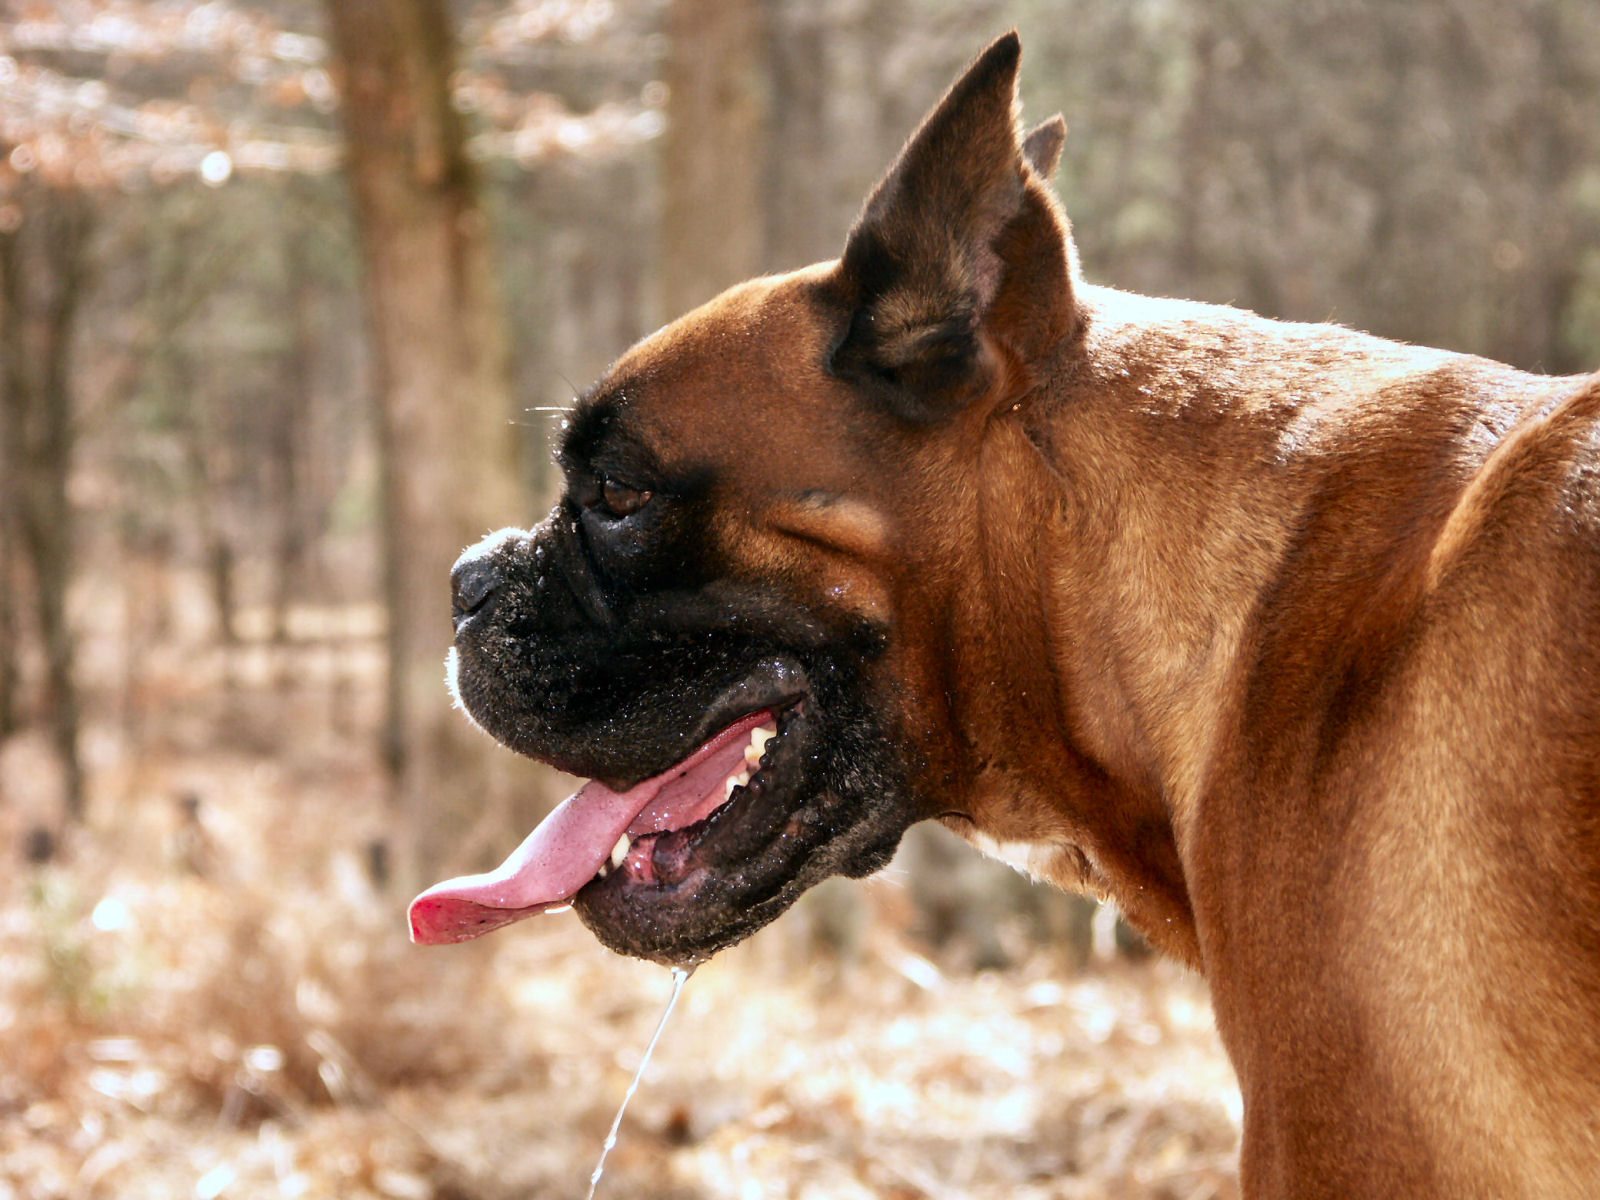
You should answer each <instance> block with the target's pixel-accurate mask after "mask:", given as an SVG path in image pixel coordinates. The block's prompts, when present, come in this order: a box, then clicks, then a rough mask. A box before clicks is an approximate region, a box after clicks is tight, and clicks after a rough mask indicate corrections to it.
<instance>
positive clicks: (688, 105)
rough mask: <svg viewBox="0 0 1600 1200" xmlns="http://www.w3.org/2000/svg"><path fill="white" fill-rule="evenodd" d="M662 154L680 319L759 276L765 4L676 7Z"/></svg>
mask: <svg viewBox="0 0 1600 1200" xmlns="http://www.w3.org/2000/svg"><path fill="white" fill-rule="evenodd" d="M667 32H668V36H669V38H670V39H671V49H670V51H669V54H668V57H667V64H666V84H667V88H668V92H667V130H666V134H665V137H664V138H663V140H662V148H661V186H662V237H661V302H662V306H663V310H664V315H665V316H667V317H669V318H670V317H675V316H677V315H678V314H679V313H682V312H685V311H686V310H688V309H690V308H693V307H694V306H695V305H697V304H700V303H702V302H703V301H706V300H709V299H710V298H711V297H712V296H713V295H714V294H715V293H716V292H718V291H719V290H721V289H722V288H725V287H727V286H728V285H729V284H731V283H735V282H737V281H738V280H740V279H744V278H745V277H746V276H749V275H752V274H754V273H755V272H756V271H758V270H760V268H761V265H762V258H763V256H764V249H765V246H764V240H765V234H766V230H765V214H764V209H763V204H762V202H763V200H764V195H763V192H764V188H765V181H766V167H767V147H768V141H767V137H768V134H767V112H768V93H767V87H766V79H765V76H766V49H767V42H766V25H765V17H764V13H763V8H762V5H761V3H760V0H673V4H672V6H671V7H670V8H669V9H668V17H667Z"/></svg>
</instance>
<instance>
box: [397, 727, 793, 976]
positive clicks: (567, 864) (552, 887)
mask: <svg viewBox="0 0 1600 1200" xmlns="http://www.w3.org/2000/svg"><path fill="white" fill-rule="evenodd" d="M763 720H768V721H770V720H771V714H770V713H754V714H752V715H751V716H749V717H746V718H744V719H743V720H741V721H738V722H736V723H734V724H733V725H730V726H729V727H728V728H727V729H725V730H723V731H722V732H721V733H719V734H718V735H717V736H716V737H714V738H712V739H711V740H710V741H709V742H707V743H706V744H705V745H703V746H701V747H700V749H698V750H696V751H695V752H694V753H693V754H691V755H690V756H689V757H688V758H686V759H684V760H683V761H682V762H680V763H679V764H677V766H675V767H672V768H671V769H669V770H667V771H664V772H662V773H661V774H660V775H657V776H655V777H654V778H652V779H647V780H645V781H644V782H643V783H640V784H635V785H634V786H633V787H631V788H629V789H628V790H627V791H625V792H617V791H613V790H612V789H611V788H609V787H607V786H606V785H605V784H603V783H601V782H600V781H599V780H590V781H589V782H588V783H586V784H584V785H583V787H581V788H579V789H578V790H577V791H576V792H575V793H573V794H572V795H571V796H569V797H568V798H567V799H566V800H563V801H562V802H561V803H560V804H559V805H557V806H556V809H555V811H554V812H552V813H551V814H550V815H549V816H548V817H546V818H545V819H544V820H543V821H541V822H540V823H539V826H538V828H536V829H535V830H534V831H533V832H532V833H530V834H529V835H528V836H527V838H526V839H524V841H523V843H522V845H520V846H518V847H517V848H516V849H515V850H514V851H512V853H511V856H510V857H509V858H507V859H506V860H505V862H503V863H501V864H500V865H499V866H498V867H496V868H495V869H494V870H492V871H489V872H487V873H485V874H482V875H463V876H461V877H460V878H458V879H447V880H445V881H444V882H443V883H437V884H434V886H433V887H431V888H429V889H428V890H427V891H425V892H423V893H422V894H421V895H419V896H418V897H417V898H416V899H415V900H413V901H412V902H411V909H410V914H409V916H410V921H411V940H412V941H413V942H417V943H420V944H422V945H443V944H446V943H450V942H465V941H468V940H470V939H472V938H475V937H481V936H482V935H483V934H486V933H489V932H491V931H493V930H496V929H499V928H500V927H501V926H502V925H509V924H511V923H512V922H513V921H520V920H522V918H524V917H531V916H532V915H533V914H534V913H539V912H543V911H544V910H545V909H547V908H552V907H555V906H557V905H561V904H565V903H566V902H567V901H569V900H571V899H572V897H573V896H575V895H576V894H577V893H578V890H579V889H580V888H582V887H583V885H584V884H586V883H588V882H589V880H591V879H593V878H594V876H595V872H597V871H598V870H599V869H600V868H601V866H603V865H604V864H605V862H606V860H607V859H608V858H609V857H610V856H611V851H612V848H613V847H615V846H616V844H617V841H618V840H619V839H620V838H621V837H622V835H623V834H624V833H627V834H630V835H635V834H645V833H656V832H660V831H661V830H664V829H682V828H683V827H684V826H686V825H692V824H693V823H694V822H696V821H698V820H700V819H701V818H703V817H705V816H706V815H707V814H709V813H710V812H711V810H712V809H714V808H716V807H717V806H718V805H720V804H721V803H722V802H723V801H724V800H725V799H726V791H725V788H724V786H723V781H724V780H726V779H727V777H728V776H729V775H730V774H732V773H733V772H734V771H736V770H738V769H739V764H741V763H742V762H743V761H744V747H745V744H746V742H747V740H748V735H749V732H750V730H751V729H753V728H755V726H756V725H757V724H759V723H760V722H761V721H763Z"/></svg>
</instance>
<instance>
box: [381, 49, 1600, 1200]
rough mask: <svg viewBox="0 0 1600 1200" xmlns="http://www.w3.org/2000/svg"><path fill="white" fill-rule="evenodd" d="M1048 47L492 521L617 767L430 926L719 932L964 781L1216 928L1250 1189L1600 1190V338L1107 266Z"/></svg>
mask: <svg viewBox="0 0 1600 1200" xmlns="http://www.w3.org/2000/svg"><path fill="white" fill-rule="evenodd" d="M1018 54H1019V49H1018V43H1017V39H1016V37H1015V36H1008V37H1005V38H1002V39H1001V40H1000V41H999V42H997V43H995V44H994V45H993V46H992V47H991V48H990V49H989V50H988V51H986V52H985V53H984V54H983V56H982V57H981V58H980V59H979V60H978V61H977V63H976V64H975V65H974V66H973V67H972V69H971V70H970V71H969V72H968V73H967V74H966V75H965V76H964V77H963V78H962V79H961V80H960V81H959V82H957V83H956V85H955V87H954V88H953V89H952V90H951V92H950V93H949V94H948V95H947V96H946V97H945V99H944V100H943V101H942V102H941V103H940V105H939V106H938V108H937V109H936V110H935V111H934V112H933V113H932V114H931V115H930V116H929V117H928V119H927V121H926V122H925V123H924V124H923V126H922V127H921V128H920V129H919V130H918V131H917V133H916V134H915V136H914V137H913V138H912V139H911V141H910V142H909V143H908V144H907V146H906V148H905V150H904V152H903V153H902V154H901V156H900V159H899V160H898V161H897V163H896V164H895V166H894V167H893V169H892V170H891V171H890V172H889V174H888V175H887V176H886V178H885V179H884V180H883V182H882V183H881V184H880V185H879V186H878V188H877V190H876V191H875V192H874V193H873V195H872V197H871V198H870V199H869V200H868V202H867V205H866V208H865V210H864V211H863V213H862V215H861V218H860V220H859V222H858V223H857V225H856V227H855V229H854V230H853V231H852V232H851V234H850V237H849V241H848V243H847V244H846V247H845V251H844V254H843V257H842V258H841V259H840V260H839V261H838V262H833V263H826V264H823V265H820V266H816V267H812V268H809V269H807V270H803V271H798V272H796V273H794V274H791V275H785V276H780V277H776V278H767V279H759V280H755V281H754V282H751V283H747V284H744V285H743V286H740V287H737V288H735V289H733V290H731V291H729V292H727V293H726V294H724V295H722V296H721V297H719V298H717V299H716V300H714V301H712V302H711V303H710V304H708V305H706V306H705V307H704V308H702V309H700V310H698V311H696V312H694V313H691V314H689V315H688V316H687V317H684V318H683V319H682V320H680V321H677V322H676V323H674V324H672V325H669V326H667V327H666V328H665V329H663V330H661V331H660V332H659V333H657V334H655V335H653V336H652V337H650V338H649V339H648V340H646V341H645V342H644V343H642V344H641V345H640V346H638V347H636V348H635V349H633V350H632V351H630V352H629V353H628V354H627V355H626V356H625V357H624V358H623V359H622V360H621V361H620V362H618V363H617V364H616V366H615V367H614V368H613V369H612V370H611V372H610V373H609V374H608V375H607V377H606V378H605V379H604V380H603V381H602V382H601V383H600V384H599V385H598V386H597V387H596V388H595V389H594V390H593V391H592V392H591V393H590V394H589V395H588V396H586V397H585V398H584V399H583V400H582V401H581V402H580V404H579V405H578V407H577V409H576V410H575V411H574V413H573V415H572V418H571V420H570V423H569V426H568V428H567V430H566V434H565V438H564V442H563V445H562V449H561V452H560V456H559V457H560V461H561V463H562V465H563V467H564V469H565V471H566V473H567V480H568V486H567V490H566V493H565V496H564V497H563V499H562V501H561V503H560V504H559V505H558V507H557V509H556V510H555V512H554V513H553V514H552V515H551V517H550V519H549V520H548V521H547V522H546V523H545V524H544V525H542V526H541V527H540V528H539V529H538V530H536V531H534V532H532V533H525V532H522V531H518V530H510V531H506V532H503V533H501V534H497V535H495V536H494V537H492V538H490V539H489V540H488V541H486V542H484V543H482V544H481V545H480V546H477V547H474V548H473V549H472V550H471V551H469V552H468V553H467V554H466V555H464V556H463V558H462V560H461V562H460V563H459V564H458V565H457V568H456V571H455V586H456V606H457V638H456V649H455V653H454V656H453V659H452V662H453V677H454V680H455V684H456V688H457V691H458V695H459V696H460V698H461V700H462V702H463V704H464V705H465V707H466V708H467V710H468V711H469V712H470V713H471V714H472V715H473V717H474V718H475V719H476V720H477V721H478V722H479V723H481V724H482V725H483V726H484V727H485V728H487V729H488V730H489V731H490V732H491V733H493V734H494V735H495V736H496V737H498V738H500V739H501V740H502V741H504V742H506V743H507V744H509V745H511V746H512V747H514V748H516V749H518V750H521V751H523V752H525V753H529V754H533V755H536V756H538V757H540V758H543V759H545V760H547V761H550V762H553V763H555V764H557V765H558V766H561V767H563V768H564V769H566V770H569V771H574V772H578V773H581V774H584V775H590V776H594V777H595V778H596V782H594V783H591V784H590V785H588V786H587V787H586V788H585V789H584V790H583V791H581V792H579V793H578V795H577V796H575V797H573V799H572V800H570V801H568V802H567V804H565V805H563V806H562V807H561V808H560V809H558V810H557V812H556V813H555V814H554V815H553V816H552V817H551V818H550V819H549V820H548V821H546V822H545V824H544V825H542V826H541V827H540V829H539V830H537V831H535V833H534V834H533V835H532V836H531V837H530V838H529V840H528V841H527V842H526V843H524V846H523V848H522V849H521V850H520V851H519V852H518V853H517V855H515V856H513V858H512V859H511V860H510V861H508V863H507V864H506V865H505V866H504V867H502V868H501V869H500V870H499V871H497V872H495V873H493V874H491V875H487V876H477V877H473V878H470V879H466V880H457V881H452V882H451V883H448V884H443V885H440V886H439V887H438V888H435V889H432V890H431V891H430V892H428V893H425V894H424V895H423V896H422V897H419V899H418V901H417V902H416V906H415V908H414V910H413V914H412V916H413V929H414V932H415V934H416V936H417V937H418V939H419V940H428V941H449V940H459V939H460V938H464V937H469V936H474V935H475V934H477V933H479V932H483V931H485V930H487V929H489V928H493V927H495V926H496V925H500V924H504V923H506V922H507V921H509V920H513V919H516V918H517V917H519V916H522V915H525V914H527V913H529V912H535V911H540V910H542V909H544V908H547V907H550V906H552V905H558V904H565V903H568V902H575V903H576V905H577V907H578V909H579V912H580V914H581V915H582V916H583V918H584V920H585V921H587V922H588V923H589V925H590V926H591V927H592V928H593V929H595V931H596V932H597V933H598V935H599V936H600V937H601V938H602V939H604V940H605V941H606V942H607V943H608V944H610V945H612V946H614V947H616V948H618V949H621V950H623V951H626V952H629V953H633V954H641V955H645V956H648V957H653V958H657V959H660V960H663V961H687V960H694V959H698V958H701V957H704V956H706V955H708V954H710V953H712V952H714V951H715V950H716V949H718V948H719V947H721V946H724V945H727V944H729V943H730V942H732V941H736V940H738V939H739V938H740V937H743V936H745V935H746V934H747V933H749V932H750V931H751V930H753V929H755V928H757V927H758V926H759V925H761V924H762V923H764V922H766V921H768V920H770V919H771V918H772V917H773V916H775V915H776V914H777V913H778V912H780V911H782V909H783V908H784V907H786V906H787V904H789V903H790V902H791V901H792V900H793V898H794V897H795V896H796V895H798V894H799V892H800V891H801V890H803V888H804V887H806V886H809V885H810V884H811V883H812V882H815V881H816V880H817V879H820V878H822V877H823V876H826V875H828V874H832V873H837V872H847V873H861V872H864V871H867V870H871V869H873V868H875V867H876V866H878V865H879V864H881V863H882V862H883V861H884V860H885V859H886V858H887V856H888V855H889V854H890V853H891V852H892V849H893V847H894V845H895V843H896V842H897V840H898V838H899V836H900V834H901V833H902V832H903V830H904V829H905V828H906V827H907V826H908V825H909V824H910V823H911V822H913V821H915V820H918V819H921V818H924V817H938V818H940V819H942V820H944V821H945V822H946V823H947V824H949V825H950V826H952V827H953V828H956V829H958V830H960V831H961V832H963V833H965V834H966V835H967V836H968V837H970V838H971V839H972V840H973V841H975V842H977V843H979V844H980V845H983V846H985V847H988V848H991V849H999V850H1001V851H1003V852H1005V853H1007V854H1008V855H1010V856H1011V857H1013V858H1015V859H1019V860H1020V861H1021V863H1022V865H1024V866H1025V867H1026V868H1027V869H1029V870H1031V871H1032V872H1033V873H1035V874H1037V875H1039V876H1042V877H1044V878H1047V879H1050V880H1054V881H1055V882H1057V883H1059V884H1061V885H1062V886H1065V887H1073V888H1088V889H1090V890H1093V891H1095V892H1097V893H1101V894H1104V895H1109V896H1111V897H1112V898H1114V899H1115V900H1116V902H1117V903H1118V904H1119V905H1120V906H1121V907H1122V909H1123V911H1124V912H1125V913H1126V914H1127V916H1128V919H1129V920H1130V921H1132V922H1133V923H1134V924H1135V925H1137V926H1138V927H1139V928H1140V929H1142V930H1143V931H1144V932H1145V933H1146V934H1147V935H1148V936H1149V938H1150V940H1151V941H1152V942H1154V943H1155V944H1156V945H1158V946H1160V947H1163V948H1165V949H1166V950H1167V951H1169V952H1170V953H1172V954H1173V955H1176V956H1177V957H1179V958H1181V959H1182V960H1184V961H1185V962H1188V963H1190V964H1193V965H1194V966H1195V967H1197V968H1198V969H1200V970H1202V971H1203V972H1204V973H1205V975H1206V977H1207V979H1208V980H1209V981H1210V984H1211V987H1212V990H1213V994H1214V997H1215V1007H1216V1016H1217V1024H1218V1027H1219V1029H1220V1030H1221V1032H1222V1036H1223V1038H1224V1040H1225V1042H1226V1044H1227V1046H1228V1049H1229V1051H1230V1053H1231V1055H1232V1057H1233V1061H1234V1063H1235V1065H1236V1067H1237V1069H1238V1073H1239V1078H1240V1082H1241V1086H1242V1088H1243V1093H1244V1098H1245V1134H1244V1162H1243V1177H1244V1190H1245V1193H1246V1195H1248V1196H1252V1197H1268V1196H1270V1197H1282V1198H1290V1197H1294V1198H1305V1197H1314V1196H1397V1197H1425V1196H1438V1197H1444V1196H1450V1197H1513V1196H1516V1197H1534V1196H1538V1197H1558V1196H1559V1197H1580V1196H1582V1197H1594V1196H1596V1195H1600V380H1597V379H1595V378H1594V377H1589V378H1571V379H1549V378H1539V377H1534V376H1530V375H1525V374H1521V373H1519V372H1517V371H1514V370H1511V369H1510V368H1507V367H1503V366H1499V365H1497V364H1494V363H1491V362H1485V361H1483V360H1481V359H1476V358H1469V357H1465V356H1462V355H1457V354H1447V353H1442V352H1438V351H1433V350H1421V349H1415V348H1413V347H1409V346H1400V345H1395V344H1393V343H1390V342H1385V341H1380V340H1377V339H1375V338H1371V337H1367V336H1364V335H1362V334H1358V333H1352V332H1350V331H1349V330H1346V329H1341V328H1338V327H1336V326H1324V325H1288V324H1280V323H1277V322H1273V321H1268V320H1263V319H1260V318H1257V317H1254V316H1250V315H1247V314H1245V313H1241V312H1236V311H1233V310H1231V309H1226V308H1217V307H1210V306H1205V305H1200V304H1190V303H1184V302H1178V301H1169V300H1149V299H1144V298H1141V297H1137V296H1129V295H1123V294H1121V293H1118V292H1113V291H1109V290H1106V289H1104V288H1098V287H1091V286H1088V285H1086V284H1084V283H1083V282H1082V281H1081V280H1080V279H1079V277H1078V271H1077V267H1076V262H1075V258H1074V253H1073V248H1072V243H1071V240H1070V238H1069V235H1068V231H1067V224H1066V221H1065V220H1064V219H1063V217H1062V215H1061V212H1060V209H1059V207H1058V205H1057V201H1056V199H1055V197H1054V195H1053V194H1052V192H1051V190H1050V188H1049V187H1048V186H1047V184H1046V183H1045V178H1046V176H1048V175H1049V174H1050V173H1051V171H1052V169H1053V167H1054V165H1055V160H1056V158H1057V155H1058V154H1059V150H1060V145H1061V136H1062V131H1063V127H1062V125H1061V124H1060V121H1059V118H1058V119H1057V120H1056V121H1054V122H1050V123H1047V124H1046V125H1044V126H1041V127H1040V129H1039V130H1037V131H1035V133H1034V134H1033V135H1032V136H1031V137H1030V138H1028V139H1027V140H1026V142H1023V141H1021V140H1019V138H1018V136H1017V131H1016V126H1015V119H1014V106H1015V82H1016V70H1017V62H1018Z"/></svg>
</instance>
